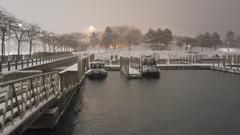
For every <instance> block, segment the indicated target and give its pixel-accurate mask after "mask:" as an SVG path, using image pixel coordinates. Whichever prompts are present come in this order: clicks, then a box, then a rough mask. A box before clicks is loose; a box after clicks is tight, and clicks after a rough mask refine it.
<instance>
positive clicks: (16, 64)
mask: <svg viewBox="0 0 240 135" xmlns="http://www.w3.org/2000/svg"><path fill="white" fill-rule="evenodd" d="M17 66H18V62H17V60H16V61H15V69H17V68H18V67H17Z"/></svg>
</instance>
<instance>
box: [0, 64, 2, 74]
mask: <svg viewBox="0 0 240 135" xmlns="http://www.w3.org/2000/svg"><path fill="white" fill-rule="evenodd" d="M0 73H2V62H0Z"/></svg>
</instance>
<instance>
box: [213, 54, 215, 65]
mask: <svg viewBox="0 0 240 135" xmlns="http://www.w3.org/2000/svg"><path fill="white" fill-rule="evenodd" d="M214 67H215V65H214V56H213V68H214Z"/></svg>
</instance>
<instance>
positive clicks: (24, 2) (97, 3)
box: [0, 0, 240, 35]
mask: <svg viewBox="0 0 240 135" xmlns="http://www.w3.org/2000/svg"><path fill="white" fill-rule="evenodd" d="M0 6H1V7H3V8H5V9H7V10H8V11H9V12H12V13H13V14H15V15H16V16H17V17H18V18H21V19H23V20H26V21H27V22H31V23H38V24H39V25H41V26H42V27H43V28H44V29H47V30H49V31H54V32H57V33H65V32H73V31H83V30H85V29H86V28H87V27H89V26H90V25H93V26H95V27H97V28H98V29H104V28H105V27H106V26H108V25H109V26H113V25H131V26H136V27H138V28H140V29H141V30H143V31H144V32H145V31H147V30H148V28H150V27H151V28H154V29H156V28H158V27H160V28H170V29H172V30H173V31H174V34H177V35H197V34H199V33H203V32H205V31H209V32H213V31H217V32H219V33H221V35H225V33H226V32H227V31H228V30H230V29H231V30H233V31H234V32H235V33H239V34H240V0H0Z"/></svg>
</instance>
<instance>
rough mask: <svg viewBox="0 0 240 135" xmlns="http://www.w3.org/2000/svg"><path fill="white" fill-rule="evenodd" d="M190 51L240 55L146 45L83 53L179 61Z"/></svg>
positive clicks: (224, 50)
mask: <svg viewBox="0 0 240 135" xmlns="http://www.w3.org/2000/svg"><path fill="white" fill-rule="evenodd" d="M189 51H191V52H194V54H198V55H202V56H203V58H212V57H213V56H214V55H219V56H222V55H225V54H240V48H229V49H228V48H218V49H217V50H215V49H214V48H207V49H203V50H202V48H200V47H194V48H191V50H187V51H186V49H185V47H182V48H179V47H176V46H175V47H171V48H169V49H167V50H151V49H150V48H149V47H146V46H144V45H139V46H133V47H132V49H131V51H129V50H128V47H126V48H116V49H108V50H106V49H104V48H101V49H99V48H98V49H89V50H87V51H85V52H81V53H95V56H96V58H98V59H105V60H109V59H110V57H111V56H112V55H117V56H125V57H126V56H136V57H139V56H141V55H155V58H159V59H178V58H180V57H182V56H187V55H189V54H190V53H189Z"/></svg>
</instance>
